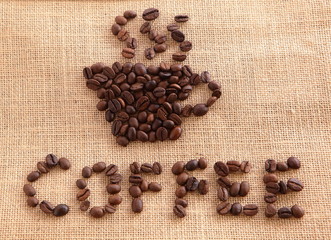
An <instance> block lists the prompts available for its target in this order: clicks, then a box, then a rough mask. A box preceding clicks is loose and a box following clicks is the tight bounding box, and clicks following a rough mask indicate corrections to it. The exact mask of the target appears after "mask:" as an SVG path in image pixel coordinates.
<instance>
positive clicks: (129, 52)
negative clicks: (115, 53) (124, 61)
mask: <svg viewBox="0 0 331 240" xmlns="http://www.w3.org/2000/svg"><path fill="white" fill-rule="evenodd" d="M122 56H123V57H125V58H133V57H134V56H135V51H134V49H133V48H123V50H122Z"/></svg>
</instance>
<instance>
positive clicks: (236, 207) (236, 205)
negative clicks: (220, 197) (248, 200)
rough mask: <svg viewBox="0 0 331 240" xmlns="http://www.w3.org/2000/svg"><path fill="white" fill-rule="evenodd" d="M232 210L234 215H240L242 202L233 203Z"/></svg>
mask: <svg viewBox="0 0 331 240" xmlns="http://www.w3.org/2000/svg"><path fill="white" fill-rule="evenodd" d="M230 212H231V214H232V215H234V216H236V215H239V214H240V213H241V212H242V206H241V204H240V203H234V204H232V206H231V210H230Z"/></svg>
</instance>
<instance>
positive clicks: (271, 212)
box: [264, 204, 277, 218]
mask: <svg viewBox="0 0 331 240" xmlns="http://www.w3.org/2000/svg"><path fill="white" fill-rule="evenodd" d="M276 213H277V208H276V207H275V205H273V204H267V207H266V208H265V212H264V214H265V216H266V217H268V218H270V217H273V216H275V215H276Z"/></svg>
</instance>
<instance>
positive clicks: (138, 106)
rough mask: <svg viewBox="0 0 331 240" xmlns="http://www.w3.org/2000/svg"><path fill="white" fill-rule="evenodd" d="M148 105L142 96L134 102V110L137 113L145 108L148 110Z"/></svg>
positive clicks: (147, 101) (146, 99) (147, 100)
mask: <svg viewBox="0 0 331 240" xmlns="http://www.w3.org/2000/svg"><path fill="white" fill-rule="evenodd" d="M149 104H150V101H149V99H148V97H146V96H142V97H140V98H139V99H138V100H137V102H136V109H137V110H138V111H143V110H145V109H146V108H148V106H149Z"/></svg>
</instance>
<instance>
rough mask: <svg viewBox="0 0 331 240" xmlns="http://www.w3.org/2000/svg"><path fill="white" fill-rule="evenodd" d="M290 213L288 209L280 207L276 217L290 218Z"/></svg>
mask: <svg viewBox="0 0 331 240" xmlns="http://www.w3.org/2000/svg"><path fill="white" fill-rule="evenodd" d="M292 216H293V215H292V211H291V209H290V208H289V207H282V208H280V209H278V217H279V218H290V217H292Z"/></svg>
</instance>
